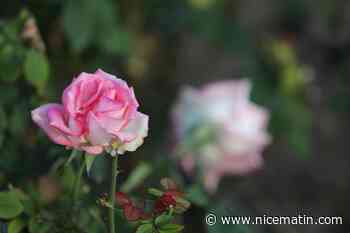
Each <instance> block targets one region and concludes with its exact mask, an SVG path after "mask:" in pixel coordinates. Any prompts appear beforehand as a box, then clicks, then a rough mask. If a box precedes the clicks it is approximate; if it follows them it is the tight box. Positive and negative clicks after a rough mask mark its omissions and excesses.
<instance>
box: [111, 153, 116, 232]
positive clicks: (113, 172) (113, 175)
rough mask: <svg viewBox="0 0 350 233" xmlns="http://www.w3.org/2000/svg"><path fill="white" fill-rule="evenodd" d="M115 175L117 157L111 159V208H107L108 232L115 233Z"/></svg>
mask: <svg viewBox="0 0 350 233" xmlns="http://www.w3.org/2000/svg"><path fill="white" fill-rule="evenodd" d="M117 175H118V155H116V156H113V157H112V177H111V189H110V192H109V199H110V202H111V207H110V208H109V232H110V233H115V232H116V231H115V219H114V218H115V217H114V205H115V192H116V188H117Z"/></svg>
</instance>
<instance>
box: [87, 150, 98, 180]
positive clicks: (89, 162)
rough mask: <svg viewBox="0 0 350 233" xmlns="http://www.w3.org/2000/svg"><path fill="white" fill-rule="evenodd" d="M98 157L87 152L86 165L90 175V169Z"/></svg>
mask: <svg viewBox="0 0 350 233" xmlns="http://www.w3.org/2000/svg"><path fill="white" fill-rule="evenodd" d="M96 157H97V156H96V155H90V154H88V153H85V165H86V172H87V174H88V175H90V170H91V167H92V165H93V163H94V161H95V159H96Z"/></svg>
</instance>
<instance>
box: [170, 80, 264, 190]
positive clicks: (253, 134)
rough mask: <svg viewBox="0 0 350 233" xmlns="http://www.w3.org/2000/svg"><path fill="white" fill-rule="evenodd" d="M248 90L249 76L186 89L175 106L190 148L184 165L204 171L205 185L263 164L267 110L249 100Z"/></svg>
mask: <svg viewBox="0 0 350 233" xmlns="http://www.w3.org/2000/svg"><path fill="white" fill-rule="evenodd" d="M250 89H251V85H250V83H249V82H248V81H247V80H238V81H237V80H236V81H235V80H232V81H220V82H216V83H212V84H209V85H206V86H204V87H203V88H201V89H199V90H196V89H192V88H186V89H184V90H183V91H182V92H181V95H180V99H179V101H178V102H177V103H176V105H175V107H174V111H173V120H174V126H175V133H176V137H177V140H178V142H179V143H180V144H181V145H185V148H186V149H185V150H186V151H187V153H184V154H183V155H182V157H181V158H180V159H181V164H182V166H184V169H185V170H186V171H187V172H188V173H189V174H191V173H192V172H193V170H194V169H195V167H200V169H199V170H200V171H205V173H203V183H204V185H205V187H206V188H207V190H208V191H210V192H213V191H215V190H216V188H217V185H218V183H219V180H220V178H221V177H222V176H224V175H244V174H247V173H249V172H251V171H254V170H256V169H258V168H259V167H261V166H262V164H263V159H262V151H263V148H264V147H265V146H266V145H268V144H269V142H270V136H269V134H268V132H267V122H268V115H269V114H268V112H267V111H266V110H265V109H263V108H262V107H259V106H257V105H256V104H254V103H252V102H251V101H250V100H249V94H250ZM191 142H192V143H191ZM193 142H194V143H193Z"/></svg>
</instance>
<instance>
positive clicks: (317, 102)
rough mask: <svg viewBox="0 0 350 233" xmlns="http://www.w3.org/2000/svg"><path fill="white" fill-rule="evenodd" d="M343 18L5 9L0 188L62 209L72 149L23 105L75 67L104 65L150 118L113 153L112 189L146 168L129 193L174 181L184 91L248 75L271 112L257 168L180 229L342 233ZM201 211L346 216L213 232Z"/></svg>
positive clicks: (77, 7)
mask: <svg viewBox="0 0 350 233" xmlns="http://www.w3.org/2000/svg"><path fill="white" fill-rule="evenodd" d="M349 12H350V2H349V1H346V0H321V1H317V2H316V1H311V0H285V1H278V0H244V1H243V0H168V1H164V0H147V1H137V0H119V1H117V0H74V1H73V0H71V1H68V0H65V1H60V0H45V1H44V0H22V1H18V0H13V1H9V0H4V1H2V3H1V8H0V154H1V159H0V187H1V188H2V189H6V188H7V187H8V186H9V185H12V186H15V187H21V189H23V190H25V191H26V192H28V193H31V197H33V198H34V199H35V198H36V199H38V200H39V199H40V200H39V201H38V203H41V204H38V206H37V211H38V212H40V210H39V209H40V208H44V209H45V210H50V209H56V208H57V204H55V200H56V199H57V198H58V197H57V195H60V193H62V190H61V189H62V188H61V185H62V184H63V186H64V185H65V184H66V183H67V180H68V181H69V178H65V179H66V180H63V181H62V180H60V179H61V176H62V175H61V174H60V175H59V176H60V178H57V177H55V178H53V176H52V175H50V174H52V173H53V172H52V171H53V170H54V169H56V168H55V165H56V164H57V162H58V161H61V160H62V159H66V158H68V156H69V152H67V151H65V150H64V148H63V147H62V146H58V145H53V143H52V142H50V141H49V140H48V138H47V137H46V136H45V135H44V134H43V133H42V132H41V131H40V130H39V129H38V128H37V127H36V126H35V125H34V124H33V122H32V121H31V118H30V111H31V110H32V109H34V108H35V107H37V106H39V105H40V104H42V103H46V102H58V101H59V100H60V98H61V93H62V91H63V89H64V87H65V86H66V85H67V84H69V83H70V81H71V80H72V78H73V77H75V76H77V75H78V74H79V73H80V72H82V71H85V72H95V70H96V69H97V68H102V69H103V70H105V71H107V72H109V73H112V74H116V75H117V76H118V77H120V78H123V79H125V80H127V82H128V83H129V84H130V85H132V86H133V87H134V89H135V93H136V96H137V98H138V100H139V102H140V110H141V111H142V112H145V113H147V114H148V115H150V132H149V136H148V137H147V138H146V140H145V143H144V145H143V146H142V147H141V148H140V149H139V150H138V151H137V152H135V153H132V154H129V155H128V156H126V157H125V158H122V159H121V164H122V165H121V167H122V170H123V171H122V173H121V177H120V180H118V182H120V183H122V182H123V181H124V180H126V179H127V177H128V175H129V173H130V172H131V171H132V170H134V169H135V167H138V166H140V164H141V165H144V164H147V166H148V165H149V166H151V167H153V171H151V172H150V174H149V175H148V176H147V177H146V178H145V180H144V182H143V184H142V185H140V186H139V187H137V190H143V189H144V188H145V187H148V185H151V184H152V185H153V184H158V182H159V177H161V176H165V175H174V174H175V176H182V173H181V171H179V169H178V168H177V167H176V166H174V165H173V164H172V162H171V160H170V158H169V153H170V151H171V150H170V148H171V147H172V129H171V123H170V111H171V107H172V106H173V104H174V102H175V101H176V98H177V96H178V91H179V89H180V88H181V87H182V86H184V85H192V86H200V85H203V84H206V83H208V82H211V81H215V80H223V79H235V78H242V77H243V78H248V79H250V80H251V81H252V84H253V90H252V99H253V101H254V102H256V103H258V104H259V105H262V106H264V107H266V108H267V109H269V111H270V112H271V119H270V123H269V131H270V133H271V134H272V136H273V143H272V144H271V145H270V146H269V147H268V148H267V149H266V150H265V151H264V159H265V165H264V168H263V169H261V170H259V171H258V172H256V173H254V174H251V175H248V176H244V177H225V178H224V179H223V180H222V182H221V183H220V186H219V189H218V191H217V193H216V194H215V196H213V197H211V198H212V199H211V200H215V201H214V202H215V205H214V206H211V205H210V204H209V205H204V206H205V207H203V206H201V205H200V204H198V205H197V204H196V201H194V204H193V206H192V208H191V209H190V210H189V212H188V213H187V214H186V215H185V216H184V219H183V220H181V221H183V222H184V225H185V232H209V233H216V232H217V233H219V232H220V233H221V232H222V233H226V232H227V233H228V232H233V233H246V232H252V233H253V232H261V233H263V232H264V233H297V232H304V233H345V232H349V230H350V225H349V224H350V222H349V221H347V219H348V218H349V216H350V211H349V210H348V206H347V203H348V202H349V197H350V182H349V180H350V169H349V165H350V158H349V155H348V149H347V146H348V144H347V143H348V140H349V138H348V136H349V132H348V131H349V129H350V121H349V119H350V118H349V117H350V80H349V78H348V75H349V74H350V14H349ZM171 164H172V166H171ZM73 165H74V164H73ZM108 166H109V165H108V162H106V161H103V158H98V159H97V162H96V163H95V164H94V169H93V170H92V175H91V176H90V177H89V179H87V181H86V182H87V185H86V190H87V191H86V192H90V191H91V190H93V191H91V192H93V193H95V194H92V198H91V199H92V201H91V203H92V204H91V205H94V200H96V197H98V195H99V193H101V192H106V190H107V189H108V179H107V178H106V174H105V170H106V168H107V167H108ZM154 167H157V172H156V174H155V173H154V169H155V168H154ZM151 170H152V169H151ZM71 172H72V173H74V171H73V170H72V171H71ZM63 176H68V177H69V174H68V175H67V172H65V173H64V175H63ZM57 179H58V180H60V181H59V182H61V183H62V184H60V185H58V184H57V182H58V181H57ZM106 179H107V180H106ZM65 182H66V183H65ZM186 182H188V181H186ZM94 195H95V196H94ZM42 200H44V202H42ZM216 200H217V201H216ZM43 203H44V204H43ZM52 203H53V204H52ZM199 203H201V202H200V201H199ZM211 203H212V202H211ZM223 207H225V208H223ZM89 208H90V207H89ZM91 208H92V209H94V208H95V207H94V206H92V207H91ZM209 210H215V211H216V212H218V213H219V212H220V211H223V212H222V213H225V214H227V215H252V216H254V215H264V214H267V215H270V216H277V215H282V216H295V215H298V214H307V215H310V216H343V217H344V218H343V224H342V225H266V226H247V225H242V226H240V225H237V226H226V227H223V226H217V227H209V228H208V227H206V226H205V224H204V216H205V213H206V212H207V211H209ZM29 231H30V232H39V231H36V230H33V228H32V230H29ZM24 232H27V231H24ZM40 232H41V231H40ZM42 232H44V231H42ZM57 232H60V231H57ZM87 232H92V231H87ZM94 232H100V231H98V230H96V231H94Z"/></svg>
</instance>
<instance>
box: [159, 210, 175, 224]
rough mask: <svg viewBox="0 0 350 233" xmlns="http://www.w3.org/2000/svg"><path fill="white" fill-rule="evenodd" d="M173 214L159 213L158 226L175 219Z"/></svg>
mask: <svg viewBox="0 0 350 233" xmlns="http://www.w3.org/2000/svg"><path fill="white" fill-rule="evenodd" d="M173 218H174V217H173V216H171V215H169V214H166V213H164V214H162V215H159V216H158V217H157V218H156V220H155V223H156V225H157V226H158V227H160V226H163V225H165V224H168V223H170V222H171V221H172V220H173Z"/></svg>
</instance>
